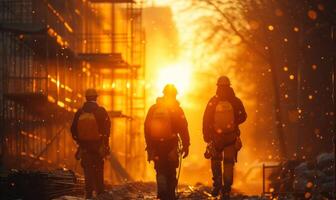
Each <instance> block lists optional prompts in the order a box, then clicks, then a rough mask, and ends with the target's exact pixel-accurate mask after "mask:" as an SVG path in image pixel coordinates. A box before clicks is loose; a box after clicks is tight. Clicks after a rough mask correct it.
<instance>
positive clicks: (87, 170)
mask: <svg viewBox="0 0 336 200" xmlns="http://www.w3.org/2000/svg"><path fill="white" fill-rule="evenodd" d="M81 165H82V167H83V171H84V179H85V198H86V199H89V198H92V192H93V182H94V180H93V177H94V172H93V163H92V160H91V156H90V155H88V154H83V155H82V160H81Z"/></svg>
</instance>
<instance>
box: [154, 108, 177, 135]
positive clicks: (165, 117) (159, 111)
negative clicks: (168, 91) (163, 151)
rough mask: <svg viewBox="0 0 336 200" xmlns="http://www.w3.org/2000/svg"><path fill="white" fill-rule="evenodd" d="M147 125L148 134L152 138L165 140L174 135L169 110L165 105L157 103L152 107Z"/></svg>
mask: <svg viewBox="0 0 336 200" xmlns="http://www.w3.org/2000/svg"><path fill="white" fill-rule="evenodd" d="M149 126H150V127H149V128H150V130H149V135H150V137H151V139H153V140H159V141H165V140H168V139H171V138H172V137H173V136H174V134H173V131H172V125H171V117H170V111H169V108H168V107H166V106H163V105H157V106H156V107H155V108H154V110H153V113H152V119H151V122H150V125H149Z"/></svg>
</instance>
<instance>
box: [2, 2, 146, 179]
mask: <svg viewBox="0 0 336 200" xmlns="http://www.w3.org/2000/svg"><path fill="white" fill-rule="evenodd" d="M106 2H108V3H109V4H111V10H110V12H111V21H110V23H111V24H112V25H111V27H113V26H114V24H115V22H116V21H117V20H118V19H117V18H116V16H114V13H116V12H117V10H119V11H118V12H121V13H122V14H123V20H124V22H125V24H124V26H125V28H124V29H123V32H121V33H120V32H119V33H117V32H115V29H114V28H111V30H110V31H109V32H107V31H106V30H102V28H101V27H102V21H103V17H102V15H101V13H100V11H101V10H100V9H101V8H100V7H99V4H100V3H106ZM141 6H142V4H141V3H135V2H133V1H121V0H113V1H101V0H91V1H76V0H71V1H69V0H67V1H66V0H58V1H53V0H43V1H38V0H0V46H1V49H0V76H1V80H2V81H1V83H0V84H1V85H0V107H1V112H0V118H1V124H0V125H1V127H0V128H1V130H3V131H2V133H1V138H0V139H1V151H0V153H1V154H0V155H1V161H6V162H4V164H5V165H6V166H7V167H14V168H24V169H27V168H55V167H66V168H71V169H74V170H76V168H77V165H78V163H77V162H76V161H75V160H74V157H73V156H74V152H75V151H76V146H75V144H74V142H73V141H72V138H71V137H70V135H71V134H70V133H69V125H70V123H71V120H72V117H73V114H74V112H75V111H76V110H77V108H79V107H80V106H81V105H82V103H83V101H84V98H83V96H82V94H83V92H84V91H85V89H86V88H90V87H94V88H97V89H98V90H99V92H100V94H101V95H102V96H103V98H104V99H105V103H106V102H108V104H110V105H107V107H108V108H109V109H108V111H109V114H110V117H111V118H113V120H112V122H113V127H114V128H113V129H112V133H111V141H110V142H111V146H112V148H113V153H114V154H113V156H112V157H113V159H111V160H112V161H111V167H112V168H118V170H119V171H118V173H119V174H118V173H116V174H114V175H111V178H112V179H115V178H117V179H118V180H122V179H123V178H125V175H122V174H125V173H130V172H131V175H132V176H133V177H135V176H137V174H132V168H133V167H134V164H135V163H137V162H140V161H141V162H143V160H141V159H144V156H143V153H141V152H142V151H141V149H142V146H141V138H142V137H141V136H142V135H141V134H140V133H141V130H142V123H141V121H142V120H143V116H144V112H145V111H144V108H145V105H144V103H145V84H144V82H143V77H144V73H145V71H144V64H145V63H144V42H143V41H144V32H143V30H142V24H141V18H142V16H141V10H142V8H141ZM106 46H107V47H108V48H106ZM119 50H120V51H119ZM104 99H103V100H102V102H104ZM106 99H107V101H106ZM120 123H122V124H123V125H122V126H120V125H119V124H120ZM120 130H122V133H120V134H116V132H117V131H120ZM120 135H122V136H123V141H124V146H123V151H121V150H120V149H117V147H118V145H117V144H118V143H120V141H116V140H117V139H118V140H120ZM7 158H10V159H7ZM129 160H131V162H129ZM9 161H10V162H9ZM125 169H126V170H125ZM138 173H139V171H138ZM127 177H131V176H127Z"/></svg>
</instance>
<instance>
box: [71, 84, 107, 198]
mask: <svg viewBox="0 0 336 200" xmlns="http://www.w3.org/2000/svg"><path fill="white" fill-rule="evenodd" d="M85 96H86V102H85V103H84V105H83V107H82V108H80V109H78V111H77V112H76V114H75V117H74V119H73V122H72V125H71V133H72V137H73V139H74V140H75V141H76V142H77V144H78V145H79V149H78V152H77V153H76V158H77V159H81V165H82V167H83V170H84V177H85V198H92V195H93V194H92V193H93V191H95V192H96V194H97V195H99V194H100V193H102V192H104V158H105V157H106V156H107V155H108V154H109V153H110V147H109V137H110V127H111V122H110V118H109V116H108V114H107V112H106V110H105V109H104V108H103V107H100V106H99V105H98V104H97V102H96V101H97V97H98V93H97V91H96V90H95V89H88V90H87V91H86V93H85Z"/></svg>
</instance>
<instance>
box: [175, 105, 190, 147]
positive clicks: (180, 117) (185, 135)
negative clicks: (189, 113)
mask: <svg viewBox="0 0 336 200" xmlns="http://www.w3.org/2000/svg"><path fill="white" fill-rule="evenodd" d="M176 117H177V124H178V126H179V127H178V129H179V130H178V132H179V135H180V137H181V140H182V145H183V147H184V148H188V147H189V146H190V136H189V130H188V121H187V119H186V117H185V114H184V112H183V110H182V108H180V107H179V109H178V112H177V116H176Z"/></svg>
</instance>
